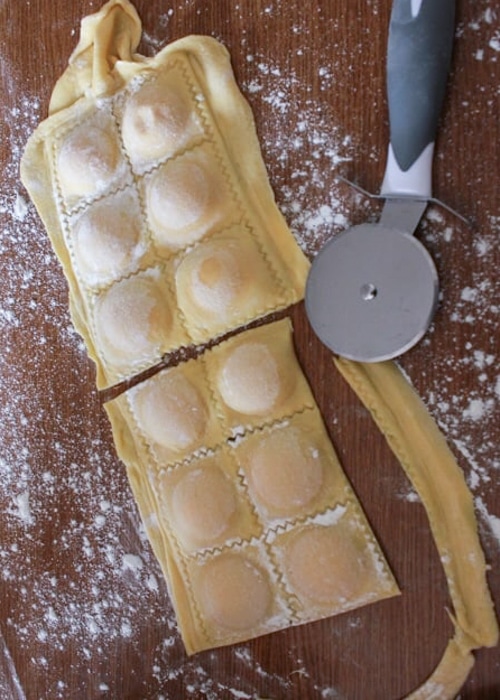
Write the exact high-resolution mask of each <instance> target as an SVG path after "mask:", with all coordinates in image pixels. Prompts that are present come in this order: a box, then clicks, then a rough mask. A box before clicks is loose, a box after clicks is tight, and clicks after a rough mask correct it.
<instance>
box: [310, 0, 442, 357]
mask: <svg viewBox="0 0 500 700" xmlns="http://www.w3.org/2000/svg"><path fill="white" fill-rule="evenodd" d="M454 19H455V0H394V2H393V6H392V12H391V19H390V25H389V41H388V51H387V97H388V106H389V122H390V143H389V148H388V156H387V164H386V170H385V174H384V179H383V183H382V187H381V194H380V197H382V198H384V199H385V202H384V207H383V210H382V214H381V217H380V220H379V222H378V223H375V224H373V223H365V224H361V225H359V226H354V227H352V228H350V229H348V230H346V231H343V232H341V233H339V234H337V235H335V236H334V237H333V238H332V239H331V240H330V241H329V242H328V243H327V244H326V245H325V246H324V248H323V249H322V250H321V251H320V252H319V253H318V255H317V256H316V258H315V260H314V262H313V264H312V266H311V270H310V273H309V277H308V280H307V285H306V296H305V304H306V313H307V315H308V318H309V321H310V323H311V326H312V328H313V330H314V331H315V333H316V334H317V335H318V337H319V338H320V340H321V341H322V342H323V343H324V344H325V345H326V346H327V347H329V348H330V349H331V350H333V352H335V353H337V354H339V355H342V356H344V357H347V358H348V359H351V360H357V361H360V362H378V361H382V360H388V359H392V358H394V357H397V356H399V355H401V354H402V353H404V352H405V351H406V350H409V349H410V348H411V347H413V346H414V345H415V344H416V343H417V342H418V341H419V340H420V339H421V338H422V337H423V336H424V334H425V332H426V331H427V329H428V327H429V325H430V323H431V321H432V318H433V316H434V313H435V310H436V307H437V300H438V291H439V282H438V275H437V272H436V268H435V265H434V262H433V260H432V258H431V256H430V254H429V253H428V251H427V250H426V248H425V247H424V246H423V245H422V243H420V241H418V240H417V239H416V238H415V237H414V236H413V234H414V232H415V230H416V228H417V226H418V224H419V221H420V219H421V217H422V215H423V213H424V211H425V209H426V207H427V204H428V202H429V201H430V200H431V199H432V193H431V176H432V159H433V153H434V140H435V134H436V131H437V123H438V119H439V113H440V110H441V105H442V102H443V98H444V93H445V88H446V82H447V78H448V71H449V65H450V59H451V51H452V44H453V35H454Z"/></svg>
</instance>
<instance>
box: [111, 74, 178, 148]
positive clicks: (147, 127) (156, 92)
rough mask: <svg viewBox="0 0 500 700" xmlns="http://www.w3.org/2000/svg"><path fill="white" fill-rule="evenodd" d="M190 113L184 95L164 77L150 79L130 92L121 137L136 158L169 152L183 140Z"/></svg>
mask: <svg viewBox="0 0 500 700" xmlns="http://www.w3.org/2000/svg"><path fill="white" fill-rule="evenodd" d="M190 117H191V105H190V104H189V101H188V100H186V99H185V96H183V95H181V94H179V92H178V91H177V90H175V89H174V87H173V86H171V85H168V84H166V83H165V82H164V81H163V82H162V83H160V84H157V83H149V84H146V85H144V86H142V87H141V88H139V90H138V91H137V92H136V93H134V94H133V95H131V96H130V98H129V99H128V101H127V103H126V106H125V110H124V113H123V121H122V137H123V142H124V144H125V147H126V149H127V151H128V152H129V153H130V154H131V156H132V157H133V158H135V159H138V160H156V159H159V158H164V157H166V156H168V155H171V154H172V153H174V152H175V150H177V149H178V148H179V144H180V143H181V144H182V143H183V141H184V139H183V136H184V135H185V133H186V130H187V129H188V126H189V123H190Z"/></svg>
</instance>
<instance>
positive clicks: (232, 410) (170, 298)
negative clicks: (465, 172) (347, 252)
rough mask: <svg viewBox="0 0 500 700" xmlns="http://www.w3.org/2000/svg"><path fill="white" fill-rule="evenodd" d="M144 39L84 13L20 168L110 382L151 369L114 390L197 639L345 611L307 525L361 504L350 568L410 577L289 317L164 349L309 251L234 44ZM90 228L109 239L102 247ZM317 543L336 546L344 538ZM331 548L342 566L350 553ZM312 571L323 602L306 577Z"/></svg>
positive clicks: (232, 322) (177, 597)
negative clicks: (312, 555)
mask: <svg viewBox="0 0 500 700" xmlns="http://www.w3.org/2000/svg"><path fill="white" fill-rule="evenodd" d="M139 39H140V22H139V18H138V16H137V13H136V12H135V10H134V9H133V7H132V6H131V4H130V3H129V2H128V0H109V2H108V3H107V4H106V5H105V6H104V7H103V8H102V10H101V11H100V12H98V13H97V14H96V15H94V16H91V17H88V18H86V19H85V20H84V21H83V22H82V31H81V37H80V42H79V44H78V46H77V48H76V50H75V52H74V54H73V55H72V56H71V58H70V61H69V65H68V68H67V70H66V71H65V73H64V75H63V76H62V77H61V79H60V80H59V81H58V83H57V85H56V87H55V89H54V92H53V95H52V98H51V103H50V116H49V118H48V119H47V120H46V121H44V122H43V123H42V124H40V126H39V127H38V128H37V130H36V132H35V133H34V134H33V136H32V137H31V138H30V141H29V143H28V145H27V148H26V151H25V154H24V156H23V160H22V168H21V171H22V178H23V182H24V183H25V184H26V186H27V188H28V191H29V192H30V194H31V196H32V198H33V200H34V201H35V203H36V206H37V209H38V211H39V212H40V214H41V216H42V219H43V221H44V223H45V224H46V227H47V230H48V233H49V235H50V238H51V241H52V243H53V246H54V249H55V251H56V253H57V255H58V256H59V258H60V260H61V262H62V264H63V268H64V272H65V274H66V277H67V279H68V283H69V289H70V308H71V313H72V318H73V320H74V323H75V326H76V327H77V329H78V331H79V332H80V333H81V335H82V337H83V338H84V340H85V342H86V344H87V347H88V349H89V353H90V354H91V356H92V358H93V359H94V360H95V362H96V368H97V382H98V386H99V387H103V386H106V387H108V386H110V385H111V384H113V383H114V382H116V381H120V380H123V379H126V380H131V383H130V384H127V385H126V386H131V385H133V383H134V382H136V385H135V386H132V388H130V389H127V390H126V391H125V390H124V393H123V394H122V395H120V396H118V397H117V398H116V399H115V400H113V401H111V402H110V403H109V405H108V406H107V407H106V409H107V411H108V414H109V416H110V419H111V422H112V428H113V436H114V439H115V444H116V447H117V451H118V453H119V455H120V457H121V458H122V459H123V460H124V462H125V463H126V466H127V473H128V477H129V481H130V485H131V488H132V490H133V493H134V496H135V498H136V500H137V503H138V507H139V509H140V512H141V515H142V518H143V522H144V526H145V528H146V530H147V533H148V536H149V538H150V540H151V543H152V546H153V548H154V550H155V553H156V554H157V556H158V559H159V561H160V564H161V566H162V568H163V571H164V573H165V577H166V579H167V583H168V589H169V592H170V593H171V596H172V601H173V605H174V607H175V611H176V615H177V618H178V622H179V629H180V631H181V634H182V637H183V639H184V642H185V645H186V649H187V651H188V653H193V652H195V651H200V650H202V649H207V648H211V647H214V646H221V645H224V644H231V643H234V642H241V641H244V640H246V639H249V638H252V637H255V636H257V635H259V634H265V633H268V632H271V631H273V630H276V629H282V628H284V627H287V626H289V625H291V624H301V623H302V622H306V621H309V620H313V619H318V618H319V617H324V616H326V615H333V614H338V613H339V612H342V611H343V610H344V609H345V607H346V606H345V604H344V601H343V598H342V599H340V600H339V598H338V595H337V593H336V592H335V591H333V592H332V591H331V590H330V594H331V595H330V594H329V593H328V591H327V590H326V588H325V586H326V584H325V582H324V581H323V579H321V578H317V577H316V578H314V575H313V578H312V580H310V581H309V582H308V583H306V579H307V574H308V572H306V570H305V569H306V568H307V567H308V566H309V563H310V562H309V560H308V559H307V556H306V554H305V553H304V551H303V548H302V549H301V548H299V546H298V545H297V546H296V549H295V550H294V549H293V547H292V544H291V543H292V542H294V541H295V539H294V538H295V537H298V538H299V540H297V541H300V537H301V536H302V535H301V533H302V531H304V532H305V531H308V528H312V530H311V531H316V530H318V528H321V527H324V528H333V527H334V525H335V522H336V521H335V517H333V516H335V514H336V513H338V512H342V513H344V512H345V514H344V516H343V522H344V519H345V526H344V527H343V533H344V534H345V541H344V542H343V545H342V548H341V549H342V552H341V553H339V554H338V559H339V561H340V564H341V567H342V566H344V567H345V566H346V564H345V561H363V558H364V557H365V556H367V555H366V553H367V552H368V551H369V552H371V554H372V556H373V560H374V561H376V563H377V567H375V566H373V567H371V568H370V567H366V568H364V567H361V568H358V569H357V571H358V574H359V577H360V578H362V579H363V581H362V582H361V581H360V582H359V584H358V582H356V583H357V585H359V587H365V588H366V590H368V591H369V595H367V596H364V597H355V598H354V599H350V600H349V603H348V604H349V605H351V606H354V605H362V604H366V603H367V602H370V601H372V600H380V599H383V598H386V597H388V596H392V595H396V594H397V593H398V588H397V585H396V583H395V581H394V579H393V577H392V574H391V572H390V570H389V567H388V565H387V563H386V562H385V560H384V557H383V555H382V552H381V551H380V548H379V547H378V546H377V543H376V540H375V538H374V536H373V533H372V532H371V530H370V528H369V525H368V523H367V522H366V519H365V518H364V516H363V512H362V510H361V507H360V505H359V503H358V502H357V500H356V498H355V496H354V494H353V493H352V490H350V489H349V488H348V485H347V483H346V479H345V477H343V475H342V473H341V469H340V465H339V464H338V460H336V457H335V454H334V452H333V447H332V446H331V445H330V447H329V449H327V447H326V445H327V437H326V435H325V433H324V430H323V428H322V424H321V418H320V414H319V411H318V410H317V407H316V405H315V402H314V398H313V397H312V394H311V391H310V388H309V386H308V384H307V380H306V379H305V377H304V376H303V374H302V372H301V370H300V366H299V364H298V362H297V359H296V357H295V354H294V350H293V342H292V336H291V324H290V322H289V321H281V322H279V323H275V324H268V325H267V326H262V327H260V328H255V329H253V330H247V331H245V332H242V333H240V334H238V335H236V336H234V337H233V338H231V339H229V340H227V341H225V342H222V343H220V344H219V345H218V346H217V347H214V348H212V349H211V350H209V351H207V352H205V353H203V354H201V355H200V356H199V357H198V358H197V359H196V360H191V361H189V362H181V364H180V365H179V366H178V367H175V368H171V369H168V370H162V371H160V370H159V365H158V366H157V363H160V361H161V360H162V358H163V356H164V354H165V353H166V352H167V351H169V350H173V349H180V348H181V347H182V346H185V345H187V344H193V343H202V342H205V341H213V340H214V339H215V337H216V336H218V335H219V334H222V333H228V332H229V331H234V330H235V329H239V328H241V327H243V326H245V324H247V323H250V322H253V321H255V319H257V318H260V317H262V316H264V315H265V314H267V313H271V312H275V311H277V310H279V309H283V308H285V307H287V306H288V305H290V304H292V303H294V302H296V301H298V300H300V299H301V298H302V297H303V294H304V286H305V280H306V276H307V272H308V269H309V263H308V261H307V259H306V258H305V256H304V254H303V253H302V251H301V250H300V248H299V246H298V245H297V243H296V241H295V240H294V238H293V236H292V234H291V232H290V230H289V229H288V227H287V225H286V222H285V221H284V219H283V217H282V215H281V213H280V211H279V209H278V207H277V206H276V203H275V200H274V196H273V193H272V191H271V188H270V185H269V181H268V178H267V173H266V170H265V167H264V164H263V161H262V157H261V153H260V148H259V142H258V139H257V134H256V130H255V125H254V122H253V117H252V114H251V111H250V108H249V106H248V104H247V103H246V102H245V100H244V99H243V97H242V95H241V93H240V92H239V90H238V87H237V85H236V82H235V80H234V76H233V74H232V71H231V65H230V58H229V55H228V53H227V51H226V50H225V49H224V47H223V46H221V45H220V44H219V43H218V42H217V41H215V40H214V39H212V38H210V37H198V36H194V37H186V38H185V39H183V40H180V41H178V42H175V43H173V44H171V45H169V46H167V47H165V48H164V49H163V50H162V51H160V52H159V53H158V54H157V55H156V56H154V57H152V58H145V57H142V56H138V55H136V54H135V53H134V52H135V50H136V48H137V45H138V42H139ZM171 87H172V90H170V88H171ZM157 89H158V91H160V92H161V93H162V95H164V97H160V94H159V92H158V93H157V92H156V91H157ZM169 95H170V97H168V96H169ZM157 140H158V143H156V141H157ZM160 140H161V141H162V143H161V145H160V143H159V141H160ZM112 201H114V203H115V205H117V211H118V210H121V205H123V210H121V214H120V216H117V219H116V222H113V220H112V219H113V217H112V215H111V214H110V213H109V211H107V210H106V207H107V204H108V203H109V204H111V202H112ZM137 214H139V215H140V216H141V220H140V224H139V226H136V221H135V217H136V215H137ZM124 217H128V218H129V219H130V222H129V223H130V226H125V224H124ZM94 226H95V230H91V229H94ZM117 228H121V229H122V231H121V234H119V233H118V231H117ZM98 239H101V242H102V246H101V243H97V240H98ZM222 241H224V245H223V248H224V250H222V249H221V245H220V244H221V242H222ZM86 244H88V245H89V249H92V248H94V249H95V248H96V247H97V248H98V250H99V253H100V250H101V247H102V251H103V258H102V265H101V263H93V262H92V252H91V250H88V251H86V252H85V251H84V250H83V247H84V246H85V245H86ZM137 246H138V249H136V248H137ZM237 248H239V251H238V253H237V252H236V251H237ZM200 251H201V252H200ZM106 259H107V262H105V260H106ZM242 260H246V263H247V267H245V266H244V265H242ZM187 261H189V262H187ZM179 280H181V282H180V283H179V284H178V282H179ZM188 280H190V281H188ZM190 285H191V286H192V289H189V286H190ZM181 297H183V298H181ZM203 317H205V318H203ZM196 352H200V349H199V348H198V349H197V350H196ZM179 356H181V354H180V353H179ZM169 359H170V360H171V359H172V358H169ZM146 369H147V370H148V376H150V375H151V374H152V373H153V372H155V371H156V370H158V371H157V374H156V375H155V376H150V378H149V379H147V380H144V379H143V378H142V375H141V376H139V374H138V373H139V372H142V370H146ZM124 386H125V385H124ZM299 418H300V420H303V423H302V428H301V429H302V433H301V437H300V439H299V438H298V437H297V441H298V442H297V443H296V444H297V446H298V451H299V453H300V454H301V455H302V456H304V459H303V460H302V459H299V460H298V463H297V462H295V461H291V463H290V465H285V463H284V462H285V461H286V460H285V458H286V455H289V456H290V459H291V453H290V448H289V446H286V447H285V446H284V444H283V442H282V441H281V438H278V437H276V436H274V435H273V437H270V436H271V434H272V432H273V431H274V430H279V429H281V428H283V427H285V426H287V425H288V422H289V421H290V422H293V423H294V425H295V424H297V425H298V422H299ZM308 431H309V435H310V445H309V446H307V445H306V442H302V440H303V439H304V440H306V435H307V434H308ZM264 434H265V435H266V440H268V446H269V453H265V454H264V452H262V453H261V454H260V456H259V458H258V459H257V461H256V462H255V464H254V468H255V476H256V484H255V487H256V488H255V491H252V488H250V487H249V482H247V479H246V476H247V474H246V472H245V470H246V469H247V468H248V460H247V458H248V456H249V455H251V450H252V447H254V446H255V441H256V440H257V439H258V438H259V436H264ZM292 434H293V431H292ZM320 436H321V437H320ZM318 439H320V443H318ZM251 441H252V442H251ZM294 444H295V443H294ZM299 448H300V449H299ZM316 449H318V454H320V455H321V469H319V468H318V466H317V463H316V461H314V460H315V459H316V458H315V456H314V455H315V450H316ZM280 450H281V451H283V452H284V453H285V456H282V455H280V459H281V461H278V462H277V470H276V474H274V475H270V474H269V473H266V471H267V470H268V469H269V468H271V467H272V464H273V461H274V460H272V459H271V457H270V453H271V452H274V456H275V457H276V454H277V452H278V451H280ZM299 456H300V455H299ZM293 457H294V459H295V458H296V457H297V455H296V454H294V455H293ZM309 457H312V458H313V460H312V461H310V460H309ZM245 460H246V461H245ZM301 465H302V467H303V468H304V469H307V470H308V471H309V476H310V478H309V479H308V480H305V479H304V475H303V474H302V472H301ZM287 468H289V472H288V474H289V483H287V484H286V489H285V488H284V481H285V480H286V477H285V476H284V472H285V471H286V469H287ZM259 489H260V491H265V492H266V495H265V498H266V499H267V504H268V511H270V510H272V508H274V509H275V510H276V511H279V510H280V508H283V512H285V511H287V518H288V519H287V520H286V522H278V523H275V522H272V518H271V517H270V516H269V513H268V512H266V511H265V509H263V508H261V504H260V503H259V499H258V497H257V495H256V494H257V493H258V492H259ZM270 491H272V493H271V492H270ZM301 491H302V493H301ZM269 504H270V505H269ZM289 507H290V508H291V509H293V510H294V512H293V514H290V511H289V510H288V509H289ZM295 509H296V510H295ZM339 509H340V511H339ZM355 525H356V526H358V525H359V528H358V529H357V530H356V531H355V529H354V526H355ZM319 531H321V532H323V531H322V530H318V532H319ZM325 531H326V530H325ZM360 533H361V534H360ZM303 536H304V537H306V535H303ZM320 544H321V543H320ZM311 545H312V546H313V547H314V549H315V551H316V549H317V550H318V551H319V550H320V549H321V550H322V548H325V547H326V548H327V550H328V547H331V543H330V540H328V542H324V543H323V544H322V546H320V545H319V544H318V543H317V541H316V540H314V541H313V542H312V543H311ZM288 547H290V548H291V549H290V550H288V549H287V548H288ZM288 551H289V552H290V561H289V567H288V569H287V568H286V566H285V562H286V553H287V552H288ZM328 551H330V550H328ZM338 552H340V548H338ZM323 556H325V557H326V560H325V561H326V563H327V567H326V568H327V569H328V570H329V571H330V570H331V566H332V564H331V560H332V557H331V556H330V555H328V554H327V553H325V552H323ZM328 557H330V558H328ZM290 562H291V563H290ZM287 571H288V574H289V576H290V582H289V583H288V584H286V583H285V579H286V577H287ZM293 581H294V582H295V585H296V587H297V590H299V589H301V587H302V589H303V592H304V591H305V592H306V593H307V595H303V597H304V599H307V600H308V603H307V604H306V603H304V602H302V603H301V601H300V597H301V596H300V595H299V593H293V592H291V591H290V589H292V588H293V585H292V584H293ZM356 590H358V589H356ZM308 596H309V597H308ZM311 600H312V601H313V603H311ZM317 601H319V603H318V604H317Z"/></svg>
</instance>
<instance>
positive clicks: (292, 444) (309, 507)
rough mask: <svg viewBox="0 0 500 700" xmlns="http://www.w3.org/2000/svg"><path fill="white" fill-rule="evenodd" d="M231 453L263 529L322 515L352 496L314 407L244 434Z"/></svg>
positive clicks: (319, 416)
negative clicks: (305, 514)
mask: <svg viewBox="0 0 500 700" xmlns="http://www.w3.org/2000/svg"><path fill="white" fill-rule="evenodd" d="M233 456H234V459H235V461H236V462H237V463H238V466H239V469H240V473H241V474H242V477H243V478H244V480H245V483H246V485H247V488H248V492H249V497H250V498H251V500H252V503H253V504H254V506H255V508H256V509H257V511H258V513H259V516H260V518H261V520H262V521H263V522H264V523H265V524H266V526H267V527H270V528H276V527H278V526H279V525H284V524H285V523H286V522H287V521H290V520H293V519H294V518H296V517H297V516H299V515H301V514H303V513H304V512H305V511H307V512H308V513H309V514H318V513H321V512H322V511H323V510H325V509H326V508H328V507H331V506H332V504H335V503H343V502H344V501H345V499H346V498H347V497H350V495H352V490H351V488H350V485H349V482H348V481H347V479H346V477H345V475H344V472H343V470H342V467H341V466H340V463H339V461H338V459H337V455H336V454H335V451H334V449H333V446H332V444H331V442H330V439H329V437H328V434H327V432H326V430H325V428H324V425H323V421H322V419H321V415H320V414H319V411H318V410H317V409H316V408H312V409H306V410H303V411H301V412H299V413H296V414H294V415H293V416H292V417H291V418H289V419H286V420H282V421H278V422H277V423H275V424H273V425H271V426H266V427H265V428H263V429H260V430H258V431H255V432H252V433H251V434H248V435H245V436H244V437H243V438H241V439H240V440H238V442H237V443H236V444H235V445H234V447H233Z"/></svg>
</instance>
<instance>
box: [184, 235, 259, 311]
mask: <svg viewBox="0 0 500 700" xmlns="http://www.w3.org/2000/svg"><path fill="white" fill-rule="evenodd" d="M249 273H250V271H249V269H248V267H246V266H245V264H244V261H243V260H241V257H240V256H239V255H238V247H237V245H235V244H234V243H231V242H217V243H215V242H212V243H201V244H200V245H199V246H197V247H196V248H195V249H194V250H192V251H191V252H190V253H188V254H187V255H186V256H185V257H184V258H183V260H182V261H181V263H180V264H179V267H178V268H177V272H176V284H177V289H178V292H179V298H180V303H181V304H182V305H183V306H187V307H189V306H191V305H194V308H195V311H196V310H197V311H198V312H199V313H200V314H201V315H203V314H210V316H215V317H218V318H221V319H224V318H231V317H232V316H233V315H234V314H236V313H241V300H242V297H244V296H245V293H246V292H247V291H248V277H249Z"/></svg>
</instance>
